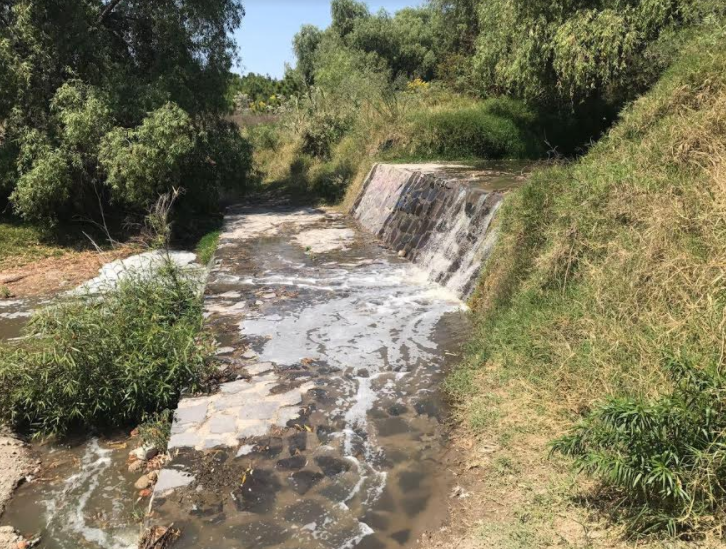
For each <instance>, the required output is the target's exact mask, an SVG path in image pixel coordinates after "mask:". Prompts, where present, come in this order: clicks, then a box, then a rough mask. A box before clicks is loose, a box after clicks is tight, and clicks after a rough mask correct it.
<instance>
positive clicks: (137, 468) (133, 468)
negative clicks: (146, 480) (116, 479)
mask: <svg viewBox="0 0 726 549" xmlns="http://www.w3.org/2000/svg"><path fill="white" fill-rule="evenodd" d="M144 467H146V463H144V462H143V461H141V460H140V459H137V460H135V461H132V462H131V464H130V465H129V473H140V472H141V471H143V470H144Z"/></svg>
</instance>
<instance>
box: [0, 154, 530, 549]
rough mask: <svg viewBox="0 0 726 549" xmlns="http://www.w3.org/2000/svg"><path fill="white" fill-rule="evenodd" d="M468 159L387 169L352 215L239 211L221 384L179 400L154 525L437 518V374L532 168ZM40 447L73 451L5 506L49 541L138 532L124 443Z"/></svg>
mask: <svg viewBox="0 0 726 549" xmlns="http://www.w3.org/2000/svg"><path fill="white" fill-rule="evenodd" d="M476 173H477V174H478V175H477V177H473V176H471V172H467V171H466V170H463V169H461V168H453V167H442V166H438V167H432V166H428V167H426V168H425V169H421V170H417V169H416V168H415V167H411V166H399V167H394V168H390V167H388V166H378V167H377V168H376V169H375V170H374V171H373V172H372V174H371V176H370V177H369V181H368V182H367V185H366V188H365V189H364V190H363V192H362V193H361V198H360V200H359V201H358V203H357V205H356V207H355V209H354V212H353V213H354V216H353V217H351V216H347V215H342V214H340V213H336V212H333V211H327V210H319V209H311V208H298V207H279V206H268V205H261V206H258V207H241V208H236V209H232V210H230V212H229V213H228V215H227V217H226V221H225V228H224V231H223V234H222V236H221V241H220V247H219V249H218V251H217V254H216V260H215V264H214V267H213V268H212V271H211V273H210V275H209V280H208V285H207V290H206V293H205V315H206V317H207V322H208V325H209V326H210V328H211V329H212V330H213V331H214V333H215V336H216V338H217V340H218V344H219V349H218V355H219V361H220V366H219V369H220V371H221V372H222V373H223V375H224V376H225V379H226V380H227V382H226V383H224V384H222V385H221V387H220V390H219V391H218V392H217V393H215V394H212V395H200V396H195V397H191V398H186V399H183V400H182V401H181V403H180V405H179V409H178V410H177V412H176V414H175V421H174V425H173V428H172V438H171V441H170V448H171V452H172V455H173V459H172V461H171V462H170V464H168V465H167V467H166V468H165V469H164V470H163V471H162V472H161V474H160V476H159V481H158V483H157V485H156V488H155V490H154V495H153V502H152V506H151V509H152V515H151V518H149V519H147V523H150V524H160V525H168V524H170V523H174V525H175V526H176V527H178V528H180V529H181V531H182V537H181V539H180V540H179V541H178V543H177V545H175V547H178V548H182V549H183V548H196V549H205V548H208V549H212V548H218V547H225V548H230V549H234V548H239V549H256V548H266V547H281V548H289V549H293V548H295V549H308V548H309V549H343V548H350V549H352V548H361V549H383V548H399V547H405V546H410V545H413V544H414V543H415V540H416V539H417V538H418V537H419V536H420V535H421V534H423V533H424V532H426V531H427V530H431V529H433V528H437V527H438V526H440V525H442V524H443V522H444V521H445V519H446V513H447V500H448V498H449V494H450V492H451V488H452V487H453V485H452V483H451V479H450V478H449V476H448V473H447V472H446V467H445V461H444V454H445V451H446V439H445V429H444V427H443V423H442V422H443V419H444V418H445V415H446V408H445V404H444V402H443V400H442V395H441V393H440V389H439V387H440V384H441V382H442V380H443V376H444V375H445V372H446V371H447V369H449V368H450V367H451V366H453V365H454V364H455V363H456V362H457V360H458V358H459V356H460V352H461V344H462V343H463V341H464V340H465V338H466V335H467V333H468V328H469V326H468V322H469V319H468V315H467V314H466V305H465V304H464V302H463V301H462V299H463V298H465V297H466V295H467V294H468V293H469V292H470V291H471V288H472V286H473V282H472V281H473V280H474V279H475V278H476V276H477V274H478V272H479V269H480V266H481V263H482V262H483V261H485V259H486V257H487V256H488V253H489V251H490V249H491V246H492V244H493V241H494V238H495V235H494V236H492V234H493V233H492V231H491V222H492V219H493V218H494V216H495V214H496V211H497V209H498V208H499V205H500V203H501V198H502V196H503V195H502V193H501V192H499V191H501V190H503V189H505V188H508V187H509V186H513V185H516V184H517V183H518V182H519V181H520V180H521V175H520V173H519V171H517V170H511V171H509V172H507V171H506V170H504V169H503V168H502V167H501V166H496V167H492V166H490V167H489V169H488V170H487V171H482V170H481V169H479V170H478V171H477V172H476ZM442 174H443V175H442ZM487 174H488V175H487ZM486 177H490V183H491V185H486ZM482 181H483V183H482ZM500 186H501V187H500ZM472 188H474V189H475V190H474V191H472V190H471V189H472ZM381 241H383V243H385V244H386V246H384V245H383V244H382V243H381ZM45 452H46V454H45V455H43V456H42V457H43V461H44V462H53V460H54V459H56V460H59V461H60V462H62V465H59V466H58V467H56V468H55V469H54V473H53V474H52V475H48V476H50V477H52V478H50V479H44V480H41V481H38V482H33V483H30V484H27V485H25V486H22V487H21V488H20V489H19V491H18V493H17V496H16V498H15V499H14V501H13V502H12V504H11V505H10V507H9V509H8V511H7V512H6V514H5V516H4V517H3V518H2V523H3V524H8V523H9V524H13V525H14V526H15V527H16V528H18V529H19V530H21V532H23V533H25V534H38V533H40V534H42V538H43V541H42V542H41V545H40V547H42V548H46V549H50V548H52V549H71V548H74V549H75V548H76V547H89V548H93V549H96V548H103V549H121V548H123V549H125V548H126V547H132V546H133V543H134V532H136V533H138V523H137V522H136V519H137V518H138V517H137V515H138V512H139V508H140V506H143V505H146V504H147V500H144V501H141V502H139V503H138V504H137V503H136V495H135V493H134V490H133V481H134V478H133V477H131V476H130V475H129V474H128V472H127V471H126V464H125V459H126V456H127V455H128V449H121V448H119V445H118V444H114V443H112V442H108V441H105V442H104V441H99V440H96V439H92V440H90V441H87V442H86V443H85V444H82V445H80V446H77V447H75V448H67V449H58V448H56V449H52V450H45Z"/></svg>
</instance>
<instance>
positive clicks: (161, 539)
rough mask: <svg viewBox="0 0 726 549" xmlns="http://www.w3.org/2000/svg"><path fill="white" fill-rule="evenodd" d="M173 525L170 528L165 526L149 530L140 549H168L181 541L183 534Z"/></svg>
mask: <svg viewBox="0 0 726 549" xmlns="http://www.w3.org/2000/svg"><path fill="white" fill-rule="evenodd" d="M172 526H174V525H173V524H172V525H171V526H169V527H168V528H164V527H163V526H155V527H153V528H149V529H148V530H147V531H146V532H144V535H143V536H141V541H139V549H166V548H167V547H171V546H172V544H173V543H174V542H175V541H176V540H178V539H179V536H181V532H180V531H179V530H177V529H175V528H172Z"/></svg>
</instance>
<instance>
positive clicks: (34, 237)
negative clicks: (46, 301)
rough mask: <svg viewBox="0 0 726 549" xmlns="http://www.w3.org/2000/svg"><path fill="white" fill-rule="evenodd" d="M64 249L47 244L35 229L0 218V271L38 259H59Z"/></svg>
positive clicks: (39, 231)
mask: <svg viewBox="0 0 726 549" xmlns="http://www.w3.org/2000/svg"><path fill="white" fill-rule="evenodd" d="M66 251H67V250H66V248H65V247H63V246H59V245H54V244H52V243H48V242H47V239H46V238H45V236H44V235H43V233H42V231H41V230H40V229H38V228H37V227H33V226H30V225H23V224H19V223H13V222H10V221H7V220H2V219H1V218H0V270H3V269H9V268H13V267H22V266H23V265H27V264H28V263H31V262H33V261H37V260H38V259H44V258H46V257H60V256H62V255H63V254H64V253H66Z"/></svg>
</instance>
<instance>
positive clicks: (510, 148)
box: [409, 99, 541, 159]
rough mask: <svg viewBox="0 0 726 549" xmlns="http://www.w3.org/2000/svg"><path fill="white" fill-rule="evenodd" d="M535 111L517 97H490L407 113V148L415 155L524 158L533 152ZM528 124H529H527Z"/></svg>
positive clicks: (532, 154) (451, 157) (533, 154)
mask: <svg viewBox="0 0 726 549" xmlns="http://www.w3.org/2000/svg"><path fill="white" fill-rule="evenodd" d="M535 121H536V116H535V114H534V113H533V112H532V111H530V110H529V109H527V107H526V106H525V105H524V104H523V103H520V102H518V101H514V100H508V99H490V100H487V101H483V102H481V103H479V104H474V105H471V106H466V107H457V106H454V107H453V108H446V107H445V108H443V109H440V110H432V109H425V110H419V111H416V112H414V114H413V115H411V122H412V128H411V130H410V143H411V144H410V145H409V151H410V153H411V154H412V155H413V156H417V157H441V158H446V159H457V158H526V157H530V156H537V155H538V154H537V153H538V152H541V147H539V150H538V145H537V144H536V141H535V137H534V133H533V131H532V129H531V127H532V126H533V125H534V123H535ZM528 127H529V128H528Z"/></svg>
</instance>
